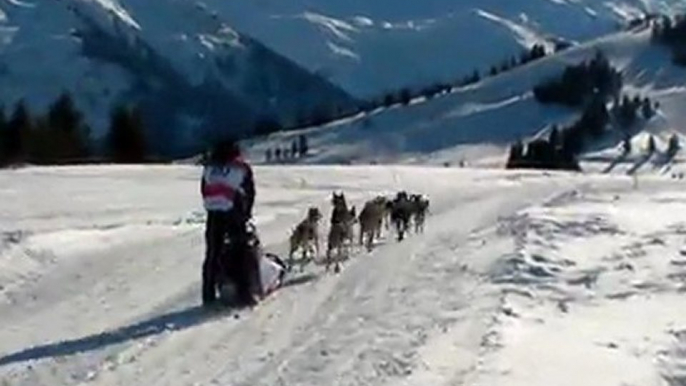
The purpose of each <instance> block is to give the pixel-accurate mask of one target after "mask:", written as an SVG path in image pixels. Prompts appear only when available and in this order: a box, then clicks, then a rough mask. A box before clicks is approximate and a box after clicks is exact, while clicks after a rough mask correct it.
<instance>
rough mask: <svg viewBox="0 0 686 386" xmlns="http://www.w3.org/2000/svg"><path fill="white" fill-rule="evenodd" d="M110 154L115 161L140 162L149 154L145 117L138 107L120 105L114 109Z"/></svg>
mask: <svg viewBox="0 0 686 386" xmlns="http://www.w3.org/2000/svg"><path fill="white" fill-rule="evenodd" d="M107 145H108V149H109V155H110V157H111V158H112V160H113V161H114V162H119V163H138V162H143V161H145V159H146V156H147V143H146V139H145V129H144V127H143V117H142V114H141V111H140V110H139V109H137V108H135V109H129V108H127V107H124V106H118V107H116V108H115V109H114V110H113V111H112V115H111V117H110V129H109V133H108V137H107Z"/></svg>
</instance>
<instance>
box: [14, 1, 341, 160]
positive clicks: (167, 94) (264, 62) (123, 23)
mask: <svg viewBox="0 0 686 386" xmlns="http://www.w3.org/2000/svg"><path fill="white" fill-rule="evenodd" d="M62 91H69V92H71V93H72V94H73V95H74V96H75V97H76V99H77V102H78V103H79V105H80V106H81V107H82V108H83V109H84V110H85V111H86V113H87V117H88V119H89V121H90V123H91V124H92V125H93V126H94V127H95V128H96V129H98V128H101V127H103V126H105V124H106V118H107V116H108V113H109V111H110V109H111V108H112V106H113V104H114V103H117V102H124V103H127V104H134V103H135V104H140V105H142V107H143V108H144V111H145V113H146V117H147V120H148V124H149V125H150V126H151V127H152V128H153V129H155V130H157V133H156V134H157V136H158V137H160V138H164V141H159V142H163V143H164V145H166V147H167V148H168V149H167V150H171V151H174V150H182V149H184V148H189V147H192V146H193V145H194V144H195V143H197V141H199V140H202V139H203V137H204V136H206V135H208V131H212V130H220V131H239V130H242V131H245V130H247V129H249V128H251V126H252V123H253V122H255V121H256V120H260V119H264V118H268V117H276V118H278V119H280V120H281V121H282V122H285V123H292V122H293V121H294V120H295V119H296V118H298V117H299V116H301V115H302V114H306V113H309V112H310V111H311V110H313V109H315V108H318V107H320V106H322V104H323V103H327V104H328V105H327V106H336V107H340V108H343V109H345V108H349V107H351V106H352V105H353V103H354V101H353V100H352V98H350V97H349V96H348V94H347V93H345V92H344V91H342V90H341V89H339V88H338V87H337V86H334V85H332V84H331V83H329V82H328V81H326V80H325V79H323V78H321V77H319V76H316V75H313V74H311V73H309V72H308V71H306V70H304V69H302V68H300V67H299V66H297V65H296V64H294V63H293V62H291V61H289V60H288V59H286V58H285V57H283V56H281V55H279V54H277V53H275V52H273V51H272V50H270V49H268V48H266V47H265V46H264V45H262V44H261V43H259V42H258V41H256V40H254V39H252V38H251V37H249V36H246V35H243V34H241V33H239V32H237V31H235V30H234V29H232V28H231V27H230V26H229V25H228V24H227V23H226V22H225V20H224V19H223V18H222V17H221V16H220V15H218V14H217V13H215V12H213V11H212V10H211V9H208V8H207V7H206V6H205V5H203V4H202V3H201V2H195V1H187V0H155V1H145V2H143V1H136V0H64V1H55V0H27V1H14V0H0V101H2V102H4V103H5V104H7V105H11V104H13V103H14V102H15V101H16V100H17V99H19V98H25V99H26V100H27V101H28V102H29V103H30V105H31V106H32V107H34V108H42V107H44V106H45V105H46V104H47V103H49V102H50V101H52V100H54V98H55V97H56V96H57V95H58V94H59V93H61V92H62Z"/></svg>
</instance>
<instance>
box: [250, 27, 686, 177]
mask: <svg viewBox="0 0 686 386" xmlns="http://www.w3.org/2000/svg"><path fill="white" fill-rule="evenodd" d="M599 50H600V51H602V52H604V53H605V54H606V55H607V56H608V57H609V59H610V61H611V62H612V64H613V65H614V66H616V67H617V68H618V69H620V70H621V71H622V72H623V74H624V83H625V87H624V92H626V93H628V94H629V95H635V94H640V95H642V96H645V97H650V98H651V99H652V100H655V101H658V102H659V103H660V106H661V108H660V110H659V112H658V115H657V116H656V117H654V118H653V119H652V120H651V121H650V122H648V123H647V124H646V125H645V126H644V127H643V130H644V131H647V132H650V133H656V134H659V135H660V136H662V138H663V141H666V140H667V137H668V135H670V134H671V133H673V132H677V133H682V134H686V131H684V130H686V129H684V128H683V124H682V123H683V122H684V120H685V119H686V116H685V114H684V110H683V108H682V106H684V103H686V89H684V87H683V84H684V83H685V82H686V69H684V68H680V67H677V66H675V65H673V64H672V62H671V59H670V58H671V57H670V53H669V51H668V50H666V49H665V48H663V47H660V46H656V45H653V44H651V43H650V31H649V30H646V29H643V30H638V31H633V32H623V33H619V34H614V35H610V36H608V37H604V38H601V39H598V40H593V41H590V42H587V43H585V44H583V45H580V46H578V47H576V48H573V49H569V50H567V51H564V52H562V53H558V54H555V55H551V56H548V57H546V58H544V59H542V60H538V61H535V62H533V63H529V64H527V65H525V66H522V67H519V68H515V69H514V70H512V71H509V72H506V73H503V74H500V75H498V76H495V77H489V78H486V79H485V80H483V81H481V82H480V83H478V84H475V85H472V86H468V87H465V88H456V89H453V90H452V92H451V93H449V94H447V95H443V96H439V97H437V98H434V99H431V100H424V99H423V98H418V99H415V100H414V101H413V102H412V103H411V104H410V106H400V105H397V106H394V107H391V108H390V109H380V110H377V111H374V112H371V113H369V114H360V115H358V116H355V117H351V118H349V119H345V120H342V121H339V122H334V123H331V124H329V125H327V126H324V127H320V128H311V129H307V130H305V131H301V132H295V133H282V134H275V135H272V136H271V137H269V138H268V139H264V140H258V141H255V142H253V143H252V145H251V154H252V157H253V159H256V160H258V159H264V152H265V151H266V150H267V149H270V148H272V149H273V148H275V147H278V146H282V145H284V144H289V143H290V141H291V140H292V139H293V138H295V137H297V136H298V135H300V134H306V135H307V136H308V138H309V142H310V147H311V148H312V154H311V156H310V157H309V158H307V159H306V160H305V161H304V162H309V163H341V162H342V163H350V162H353V163H357V162H359V163H367V162H378V163H397V162H402V163H420V164H426V163H432V164H442V163H445V162H449V163H452V164H457V163H458V162H460V161H463V160H464V161H467V162H468V163H479V164H484V165H491V166H499V167H500V166H502V165H503V164H504V161H505V159H506V149H507V147H508V146H509V145H510V144H511V143H512V142H514V141H515V140H517V139H523V138H529V137H532V136H535V135H536V134H538V133H539V132H540V131H541V130H543V129H545V128H546V127H547V126H549V125H551V124H565V123H568V122H569V121H571V120H573V119H576V118H577V117H578V116H579V114H580V113H579V111H578V110H576V109H570V108H565V107H559V106H554V105H542V104H540V103H538V102H537V101H536V100H535V99H534V96H533V94H532V89H533V87H534V86H535V85H537V84H539V83H540V82H541V81H543V80H546V79H548V78H550V77H555V76H559V74H561V73H562V71H563V69H564V67H565V66H567V65H569V64H577V63H579V62H582V61H584V60H588V59H590V58H591V57H593V56H594V55H595V54H596V53H597V52H598V51H599ZM638 141H639V140H638V139H637V146H636V149H637V151H638V150H639V149H642V147H643V146H642V145H641V146H638V144H639V142H638ZM614 145H615V143H608V146H611V147H614ZM660 147H661V148H664V146H663V145H660ZM611 161H612V159H611V158H607V159H605V160H604V162H605V163H609V162H611Z"/></svg>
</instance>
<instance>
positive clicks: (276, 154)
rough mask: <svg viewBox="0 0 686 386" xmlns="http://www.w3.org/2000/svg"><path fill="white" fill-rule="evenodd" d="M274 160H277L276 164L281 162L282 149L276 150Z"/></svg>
mask: <svg viewBox="0 0 686 386" xmlns="http://www.w3.org/2000/svg"><path fill="white" fill-rule="evenodd" d="M274 158H275V159H276V162H281V148H280V147H277V148H276V150H274Z"/></svg>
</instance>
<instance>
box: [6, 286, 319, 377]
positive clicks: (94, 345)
mask: <svg viewBox="0 0 686 386" xmlns="http://www.w3.org/2000/svg"><path fill="white" fill-rule="evenodd" d="M316 279H317V275H314V274H304V275H300V276H297V277H294V278H292V279H290V280H287V281H286V282H285V283H284V284H283V285H282V289H283V288H286V287H293V286H297V285H301V284H306V283H309V282H311V281H314V280H316ZM236 310H237V309H236V308H233V307H230V306H226V307H219V308H217V309H207V308H203V307H202V306H199V305H198V306H193V307H189V308H185V309H182V310H177V311H171V312H168V313H165V314H161V315H157V316H154V317H152V318H150V319H146V320H142V321H139V322H136V323H133V324H130V325H128V326H124V327H120V328H117V329H115V330H110V331H105V332H102V333H99V334H93V335H88V336H85V337H82V338H78V339H72V340H64V341H60V342H55V343H48V344H43V345H38V346H34V347H30V348H27V349H24V350H20V351H17V352H14V353H10V354H7V355H4V356H2V357H0V367H1V366H6V365H10V364H13V363H20V362H27V361H33V360H40V359H46V358H57V357H66V356H70V355H75V354H83V353H87V352H90V351H96V350H100V349H104V348H106V347H109V346H114V345H117V344H124V343H127V342H132V341H135V340H139V339H143V338H148V337H151V336H156V335H161V334H166V333H170V332H176V331H182V330H186V329H188V328H192V327H195V326H199V325H202V324H204V323H207V322H210V321H212V320H216V319H218V318H221V317H226V316H228V315H231V314H232V312H233V311H236Z"/></svg>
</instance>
